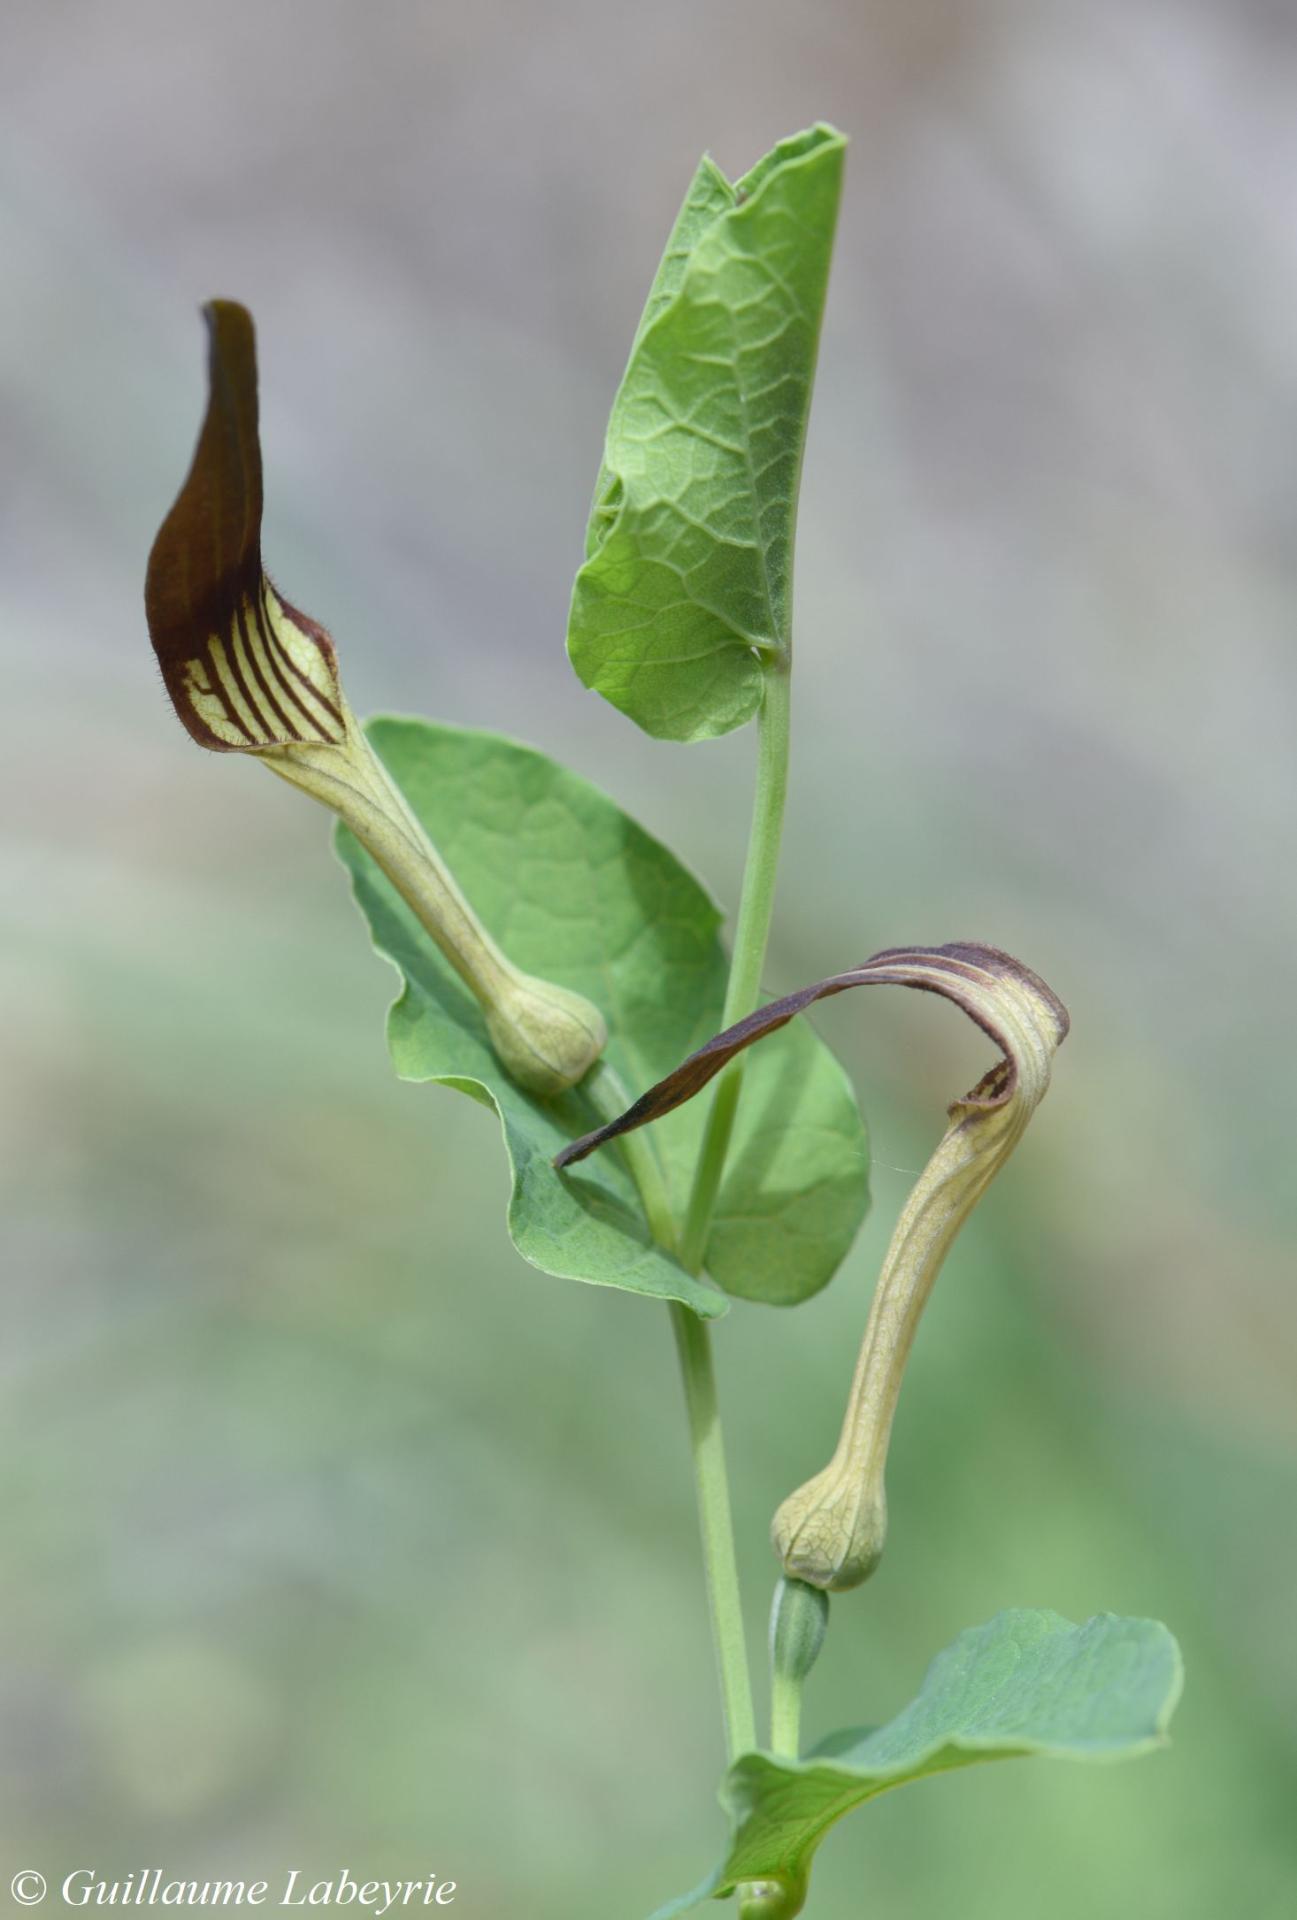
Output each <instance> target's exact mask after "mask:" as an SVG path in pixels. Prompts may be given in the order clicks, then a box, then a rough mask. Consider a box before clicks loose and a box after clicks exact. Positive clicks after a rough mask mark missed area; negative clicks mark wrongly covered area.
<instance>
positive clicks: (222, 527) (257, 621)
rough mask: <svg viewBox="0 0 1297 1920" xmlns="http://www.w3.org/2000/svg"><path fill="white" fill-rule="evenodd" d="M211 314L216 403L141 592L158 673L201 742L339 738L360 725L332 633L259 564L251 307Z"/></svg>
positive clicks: (277, 743) (253, 747) (217, 745)
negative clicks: (346, 695) (350, 707)
mask: <svg viewBox="0 0 1297 1920" xmlns="http://www.w3.org/2000/svg"><path fill="white" fill-rule="evenodd" d="M203 315H204V318H205V319H206V321H207V330H208V343H209V350H208V396H207V413H206V416H205V417H204V420H203V425H202V431H201V432H200V434H199V436H198V446H197V448H196V449H195V452H194V458H193V464H192V465H191V467H190V469H189V475H188V478H187V479H186V480H185V484H184V486H183V487H182V488H181V489H180V493H179V496H178V497H177V499H176V503H175V505H174V506H173V507H172V509H171V511H170V513H169V514H168V515H167V517H166V519H165V520H164V521H163V523H162V528H161V531H160V532H159V534H158V537H157V539H156V540H155V541H154V543H153V551H152V553H151V554H150V555H149V568H148V576H147V579H146V582H145V588H144V607H145V612H146V614H147V617H148V623H149V634H150V637H151V638H152V641H153V649H154V652H155V653H156V654H157V657H158V665H159V666H160V667H161V669H162V678H163V681H164V682H165V684H166V689H167V692H168V693H169V694H170V695H171V702H172V705H173V706H174V707H175V710H176V712H177V714H178V715H179V717H180V719H181V721H182V722H183V724H184V726H185V727H186V728H187V729H188V731H189V733H190V735H191V736H192V737H193V738H194V739H195V740H196V741H197V742H198V744H199V746H201V747H210V748H212V749H213V750H214V751H215V752H217V753H264V752H266V751H267V749H269V748H275V747H290V748H291V747H294V746H306V745H312V746H326V745H330V746H337V745H340V744H341V743H342V741H343V740H344V739H345V737H346V735H347V732H348V727H349V724H351V723H350V717H349V715H348V713H347V708H346V702H345V700H344V699H343V696H342V688H341V685H340V683H339V680H338V666H337V659H336V656H335V654H334V650H333V642H332V641H331V640H330V638H329V636H328V634H327V633H326V632H325V631H324V629H323V627H320V626H317V625H316V623H315V621H314V620H311V619H308V617H307V616H306V615H305V614H304V613H300V612H299V611H298V610H297V608H296V607H293V606H290V605H289V603H288V601H287V600H285V599H284V598H283V596H282V595H281V594H279V593H278V592H277V591H276V590H275V588H274V587H273V586H272V585H271V583H270V581H269V580H268V579H267V578H266V575H265V573H264V572H263V571H262V565H261V511H262V492H261V443H260V440H259V437H258V433H257V347H256V336H255V334H254V331H253V326H252V316H251V314H250V313H249V312H248V310H247V308H246V307H241V306H239V305H238V304H237V302H235V301H233V300H213V301H212V302H211V303H210V304H209V305H208V306H206V307H205V308H204V309H203Z"/></svg>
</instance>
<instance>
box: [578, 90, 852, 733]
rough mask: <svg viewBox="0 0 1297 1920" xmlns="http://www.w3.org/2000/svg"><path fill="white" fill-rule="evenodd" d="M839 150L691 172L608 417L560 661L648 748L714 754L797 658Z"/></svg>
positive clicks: (835, 146) (795, 145) (801, 148)
mask: <svg viewBox="0 0 1297 1920" xmlns="http://www.w3.org/2000/svg"><path fill="white" fill-rule="evenodd" d="M845 147H846V142H845V140H844V138H843V136H842V135H841V134H840V133H837V132H835V130H834V129H833V128H832V127H825V126H818V127H812V128H811V129H810V130H809V131H808V132H806V133H801V134H797V135H796V136H794V138H792V139H790V140H785V141H783V142H781V144H780V145H779V146H777V147H776V148H774V150H773V151H772V152H771V153H769V154H767V155H766V157H765V159H764V160H762V161H760V162H759V163H758V164H757V166H755V167H754V168H753V169H752V171H751V172H750V173H748V174H747V175H745V177H744V178H743V179H742V180H740V181H738V182H737V183H736V184H734V185H731V184H730V182H729V181H727V180H726V179H725V177H724V175H723V174H722V173H721V172H720V170H719V169H718V168H717V167H715V166H714V165H713V164H712V162H711V161H710V160H704V161H703V163H702V165H701V166H700V167H699V169H698V172H697V174H696V175H695V176H694V181H693V184H692V186H691V187H690V190H689V193H688V195H687V197H686V199H685V204H684V207H683V209H682V210H681V213H680V216H679V218H678V219H677V221H676V225H675V228H674V229H673V231H672V234H671V238H670V240H669V242H668V244H667V250H666V253H665V254H664V256H663V259H662V263H661V265H660V267H659V268H658V273H657V277H656V279H655V281H654V283H653V287H652V289H651V291H650V294H649V298H648V304H647V305H646V307H645V310H644V316H643V319H642V320H641V322H640V326H639V330H638V332H637V333H636V336H635V343H634V346H633V347H632V350H631V357H630V362H629V365H628V366H627V368H626V372H625V374H624V376H623V378H622V383H621V386H620V388H619V389H618V392H617V396H616V399H615V400H614V402H613V408H612V414H611V417H610V419H609V422H608V435H607V441H606V445H605V450H604V460H603V466H602V469H601V471H600V475H599V482H598V486H597V488H596V493H595V500H594V505H593V508H592V510H591V516H590V526H589V531H588V535H587V541H586V555H587V557H586V561H585V565H584V566H583V567H582V568H581V570H580V572H579V573H578V574H577V577H576V585H575V587H574V590H573V596H572V609H571V615H570V620H569V626H568V652H569V654H570V656H571V659H572V664H573V666H574V667H575V668H576V671H577V673H578V674H579V675H580V677H581V679H582V680H583V681H584V682H585V684H586V685H587V686H588V687H592V688H593V689H594V690H595V691H596V692H598V693H601V694H603V696H604V698H605V699H607V700H609V701H611V702H612V704H613V705H614V706H615V707H618V708H620V709H621V711H622V712H623V713H625V714H628V715H629V717H630V718H631V719H632V720H634V721H635V722H636V724H637V725H639V726H640V727H642V728H643V729H644V731H645V732H646V733H650V734H653V735H655V736H657V737H658V738H659V739H666V740H702V739H710V738H714V737H715V736H717V735H719V734H723V733H729V732H730V731H731V730H732V729H733V728H735V727H739V726H742V725H743V724H744V722H745V721H747V720H750V719H751V718H752V716H753V715H754V714H755V713H756V711H757V709H758V707H759V706H760V704H761V698H762V686H763V677H762V676H763V659H768V658H772V657H779V656H781V655H783V654H786V652H787V651H788V648H789V646H790V644H791V625H790V616H791V597H792V562H793V534H794V527H795V522H796V514H797V492H798V486H799V483H800V479H801V464H802V449H803V445H804V442H805V437H806V420H807V415H808V413H809V410H810V400H811V386H812V382H813V379H814V374H815V357H816V351H817V348H818V344H819V334H820V321H821V317H822V314H823V310H824V296H825V291H826V288H827V285H828V273H829V257H830V254H831V252H832V247H833V233H834V227H835V224H836V220H837V209H838V198H839V193H840V190H841V183H842V162H843V154H844V151H845Z"/></svg>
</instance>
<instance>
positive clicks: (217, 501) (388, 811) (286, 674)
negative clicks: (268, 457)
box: [144, 300, 607, 1097]
mask: <svg viewBox="0 0 1297 1920" xmlns="http://www.w3.org/2000/svg"><path fill="white" fill-rule="evenodd" d="M205 317H206V320H207V325H208V331H209V338H210V358H209V394H208V403H207V413H206V416H205V418H204V421H203V426H202V431H201V433H200V435H199V440H198V447H197V450H196V452H195V454H194V460H193V465H192V466H191V468H190V471H189V475H188V478H187V479H186V481H185V484H184V486H183V487H182V488H181V491H180V494H179V497H178V498H177V500H176V503H175V505H174V506H173V507H172V509H171V512H170V513H169V514H168V515H167V518H166V520H165V521H164V522H163V525H162V528H161V531H160V532H159V534H158V537H157V539H156V541H155V542H154V545H153V551H152V553H151V554H150V556H149V570H148V579H147V582H146V586H145V596H144V597H145V610H146V612H147V615H148V623H149V634H150V637H151V639H152V641H153V647H154V651H155V653H156V654H157V657H158V664H159V666H160V667H161V669H162V677H163V680H164V682H165V684H166V688H167V692H168V693H169V694H170V696H171V701H172V705H173V706H174V707H175V709H176V713H177V714H178V716H179V718H180V720H181V722H182V723H183V725H184V726H185V728H186V729H187V731H188V732H189V734H190V736H191V738H193V739H194V740H196V741H197V742H198V744H199V745H200V746H203V747H208V748H211V749H212V750H213V751H214V752H217V753H251V754H255V755H256V756H257V757H258V759H260V761H261V762H262V764H263V765H264V766H265V767H267V768H268V769H269V771H270V772H272V773H275V774H278V776H279V777H280V778H281V779H283V780H287V781H289V782H290V783H291V784H292V785H293V786H296V787H300V788H301V789H302V791H303V792H304V793H308V794H310V795H311V797H312V798H313V799H315V800H319V801H320V802H322V803H323V805H325V806H327V807H331V808H332V809H333V811H334V812H335V813H336V814H337V815H338V817H339V818H340V819H341V820H343V821H344V822H345V823H346V825H347V826H348V827H349V828H350V829H351V831H352V832H353V833H354V834H355V836H356V838H357V839H358V840H359V841H360V843H361V845H362V846H363V847H364V848H365V849H366V850H367V852H368V853H370V854H371V855H372V856H373V858H374V860H375V861H376V862H377V864H378V865H379V866H380V867H381V868H382V870H383V872H384V873H385V874H386V875H387V877H388V879H389V880H390V881H391V882H392V884H393V886H395V887H396V889H397V891H398V892H399V893H400V894H401V896H402V898H403V899H404V900H405V901H406V903H407V905H408V906H409V907H410V908H411V910H412V911H413V912H414V913H415V915H416V916H417V917H418V919H419V921H420V923H421V924H422V925H423V927H424V928H426V930H427V932H428V933H429V934H430V935H431V937H432V938H433V940H434V941H435V942H436V944H437V946H438V947H439V948H440V949H441V952H442V953H443V954H444V955H445V957H446V959H447V960H448V961H449V962H450V964H451V965H452V966H453V967H454V969H455V971H456V972H457V973H458V974H459V976H460V978H461V979H462V980H463V981H464V983H465V985H466V986H467V987H468V988H469V990H470V991H471V992H472V993H473V994H474V995H475V997H476V998H477V1000H478V1002H479V1004H480V1005H481V1008H482V1012H483V1015H484V1017H485V1020H486V1026H487V1031H488V1033H489V1035H490V1039H491V1045H492V1047H493V1048H494V1049H495V1052H496V1054H497V1056H498V1057H499V1059H500V1062H501V1064H502V1065H503V1066H504V1067H505V1069H506V1070H507V1072H508V1073H509V1074H510V1076H511V1077H512V1078H513V1079H514V1080H516V1081H517V1082H518V1084H519V1085H520V1086H522V1087H525V1088H527V1090H528V1091H529V1092H532V1093H535V1094H538V1095H540V1096H542V1097H551V1096H553V1095H555V1094H559V1093H562V1092H564V1091H565V1090H566V1089H567V1088H568V1087H571V1086H575V1084H576V1083H577V1081H578V1080H580V1079H582V1077H583V1076H584V1075H585V1073H586V1072H587V1071H588V1070H589V1068H590V1067H591V1066H592V1065H593V1064H594V1062H595V1061H596V1060H597V1059H598V1057H599V1055H600V1054H601V1053H602V1051H603V1048H604V1045H605V1043H606V1040H607V1030H606V1028H605V1026H604V1022H603V1018H602V1016H601V1015H600V1014H599V1012H598V1010H597V1009H596V1008H595V1007H594V1006H592V1005H591V1003H590V1002H589V1001H588V1000H585V999H584V998H583V997H582V996H581V995H580V994H577V993H572V992H570V991H569V990H568V989H567V988H565V987H559V986H555V985H552V984H551V983H550V982H548V981H544V980H537V979H534V978H533V977H532V976H531V975H530V974H526V973H523V972H522V971H521V970H520V969H519V968H518V967H516V966H514V965H513V963H512V962H511V961H510V960H509V959H507V958H506V956H505V955H504V954H503V953H502V952H501V951H500V948H499V947H498V946H497V945H496V943H495V941H494V940H493V939H492V938H491V936H490V934H489V933H488V932H487V931H486V929H485V927H483V925H482V923H481V921H480V920H479V919H478V918H477V916H476V914H475V913H474V912H473V909H472V907H471V906H470V905H469V903H468V901H467V900H466V899H465V897H464V895H463V893H462V892H461V891H460V889H459V887H458V886H457V885H456V882H455V880H454V877H453V876H452V875H451V873H450V872H449V870H448V868H447V867H446V865H445V863H444V862H443V861H442V859H441V857H440V855H439V854H438V852H437V850H436V848H435V847H434V846H433V844H432V842H431V840H430V839H429V837H428V835H427V833H426V832H425V830H424V828H423V826H422V825H421V823H420V822H419V821H418V820H417V819H416V818H415V816H414V814H413V813H412V812H411V810H410V808H409V806H408V805H407V803H406V801H405V799H404V797H403V796H402V794H401V793H400V791H399V789H398V788H397V786H396V785H395V783H394V781H393V780H392V779H391V776H390V775H389V774H388V772H387V769H386V768H385V767H384V766H383V764H382V762H381V761H380V760H379V758H378V756H377V754H376V753H375V752H374V750H373V748H372V747H371V746H370V744H369V741H368V739H367V738H366V736H365V734H364V732H363V730H362V729H361V727H360V725H359V723H358V722H357V721H356V718H355V716H354V715H353V713H352V711H351V709H350V707H349V706H348V704H347V700H346V696H345V695H344V693H343V691H342V683H341V681H340V679H339V677H338V663H337V655H336V653H335V651H334V646H333V642H332V640H331V639H330V638H329V636H328V634H327V633H326V632H325V631H324V629H323V627H321V626H318V625H317V624H316V622H315V621H314V620H311V619H309V618H308V617H307V615H305V614H303V613H301V612H299V611H298V609H297V608H296V607H293V606H290V604H289V603H288V601H287V600H285V599H284V598H283V596H282V595H281V594H280V593H279V592H278V591H277V590H276V588H275V587H274V586H273V585H272V584H271V582H270V580H269V579H268V578H267V577H266V574H265V572H264V570H263V568H262V564H261V516H262V481H261V444H260V438H259V434H258V427H257V358H256V341H255V336H254V333H253V327H252V318H251V315H250V314H249V313H248V312H247V310H246V309H245V308H243V307H241V306H237V305H236V304H235V303H233V302H232V301H228V300H216V301H213V302H212V303H211V304H210V305H209V306H208V307H207V308H206V309H205Z"/></svg>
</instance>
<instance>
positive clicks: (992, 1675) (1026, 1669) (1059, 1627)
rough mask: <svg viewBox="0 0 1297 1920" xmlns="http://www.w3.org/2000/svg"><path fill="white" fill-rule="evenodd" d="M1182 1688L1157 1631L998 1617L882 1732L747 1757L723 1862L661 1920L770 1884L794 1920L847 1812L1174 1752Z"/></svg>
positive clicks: (779, 1916) (663, 1911)
mask: <svg viewBox="0 0 1297 1920" xmlns="http://www.w3.org/2000/svg"><path fill="white" fill-rule="evenodd" d="M1181 1683H1182V1667H1181V1661H1180V1650H1179V1648H1178V1647H1177V1645H1176V1642H1175V1640H1174V1638H1173V1636H1172V1635H1171V1634H1170V1633H1169V1632H1168V1631H1167V1629H1166V1628H1165V1627H1164V1626H1163V1625H1162V1624H1161V1622H1160V1621H1158V1620H1127V1619H1121V1618H1120V1617H1119V1616H1118V1615H1116V1614H1111V1613H1101V1614H1096V1615H1095V1617H1094V1618H1093V1619H1091V1620H1087V1621H1086V1622H1085V1624H1084V1625H1083V1626H1079V1627H1077V1626H1073V1625H1072V1623H1071V1621H1069V1620H1064V1619H1063V1618H1062V1616H1061V1615H1060V1614H1057V1613H1051V1612H1049V1611H1048V1610H1044V1609H1041V1610H1037V1609H1014V1610H1012V1611H1010V1612H1007V1613H999V1614H997V1615H996V1616H995V1618H994V1619H993V1620H990V1621H988V1622H987V1624H986V1625H985V1626H982V1627H970V1628H969V1629H968V1631H967V1632H965V1633H961V1634H960V1636H959V1638H958V1639H957V1640H955V1641H954V1642H953V1644H952V1645H951V1646H949V1647H947V1648H946V1650H945V1652H944V1653H940V1654H938V1655H937V1658H936V1659H935V1660H934V1661H933V1663H932V1665H931V1667H930V1668H929V1669H928V1673H927V1676H926V1678H925V1680H924V1682H923V1685H922V1687H921V1688H920V1689H919V1692H918V1694H917V1695H916V1696H915V1698H914V1699H913V1700H912V1701H911V1702H910V1704H909V1706H907V1707H905V1708H903V1709H902V1711H901V1712H900V1713H898V1714H897V1716H896V1718H895V1719H894V1720H891V1721H889V1722H888V1723H887V1725H886V1726H884V1727H878V1728H875V1729H867V1728H855V1729H852V1730H849V1731H847V1732H843V1733H838V1734H834V1735H833V1736H831V1738H830V1739H828V1740H825V1741H823V1742H822V1743H821V1745H820V1747H819V1748H818V1749H816V1751H815V1752H813V1753H812V1754H810V1755H809V1756H808V1758H807V1759H805V1760H801V1761H790V1760H776V1759H775V1758H773V1757H772V1756H771V1755H770V1754H765V1753H747V1754H743V1755H742V1756H741V1757H740V1758H739V1759H738V1760H737V1761H736V1762H735V1764H734V1766H733V1767H731V1769H730V1771H729V1773H728V1775H727V1776H726V1779H725V1783H724V1785H723V1787H722V1789H721V1801H722V1804H723V1805H724V1807H725V1809H726V1811H727V1812H728V1813H729V1815H730V1819H731V1822H732V1826H733V1837H732V1840H731V1843H730V1847H729V1851H728V1853H727V1854H726V1857H725V1860H724V1862H723V1863H722V1865H721V1866H720V1867H719V1868H718V1869H717V1870H716V1872H715V1873H714V1874H713V1875H712V1876H711V1878H710V1879H709V1880H708V1881H706V1882H704V1884H703V1885H702V1886H701V1887H698V1888H696V1889H695V1890H694V1892H693V1893H690V1894H686V1895H685V1896H684V1898H683V1899H681V1900H675V1901H672V1902H671V1903H670V1904H669V1905H667V1906H665V1907H662V1908H660V1909H659V1911H658V1912H657V1914H655V1915H654V1916H653V1920H672V1916H674V1915H677V1914H682V1913H687V1912H689V1911H690V1910H691V1909H692V1908H693V1907H695V1906H697V1905H698V1904H700V1903H701V1902H702V1901H703V1900H705V1899H707V1898H709V1897H711V1896H713V1895H715V1896H718V1897H719V1896H722V1895H724V1894H726V1893H729V1892H730V1891H732V1889H733V1888H734V1887H736V1886H737V1885H738V1884H739V1883H740V1882H745V1881H766V1882H770V1883H773V1885H774V1886H775V1887H777V1888H778V1889H779V1890H780V1892H781V1893H782V1904H780V1902H779V1900H778V1898H777V1897H776V1896H775V1895H774V1893H773V1891H772V1895H771V1899H770V1903H769V1906H768V1908H767V1909H766V1911H768V1912H769V1915H770V1920H791V1917H792V1916H793V1915H794V1914H797V1913H800V1911H801V1909H802V1906H803V1904H804V1903H805V1900H806V1891H807V1885H808V1882H809V1877H810V1869H811V1860H812V1857H813V1855H814V1852H815V1849H816V1847H817V1846H818V1845H819V1843H820V1841H821V1840H822V1839H823V1838H824V1836H825V1834H826V1833H827V1832H828V1829H829V1828H830V1827H831V1826H832V1825H833V1823H834V1822H835V1821H836V1820H840V1819H841V1818H842V1816H843V1814H844V1813H849V1812H850V1811H851V1809H852V1808H853V1807H858V1806H860V1805H862V1804H863V1802H864V1801H866V1800H872V1799H874V1798H876V1796H877V1795H878V1794H880V1793H886V1792H887V1790H888V1789H889V1788H891V1787H900V1786H904V1785H905V1784H906V1783H907V1782H908V1781H911V1780H923V1779H926V1778H927V1777H928V1776H929V1775H930V1774H937V1773H948V1772H950V1771H951V1770H952V1769H953V1768H956V1767H969V1766H973V1765H975V1764H976V1763H977V1762H978V1761H980V1760H1006V1759H1009V1758H1011V1757H1013V1756H1014V1755H1025V1754H1040V1755H1042V1756H1044V1757H1045V1758H1048V1759H1056V1760H1128V1759H1133V1758H1134V1757H1135V1756H1137V1755H1139V1754H1142V1753H1149V1752H1151V1751H1152V1750H1153V1749H1154V1748H1157V1747H1160V1746H1164V1745H1165V1744H1166V1728H1167V1723H1168V1722H1169V1720H1170V1718H1171V1714H1172V1713H1173V1711H1174V1709H1175V1705H1176V1702H1177V1700H1178V1699H1179V1697H1180V1688H1181Z"/></svg>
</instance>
